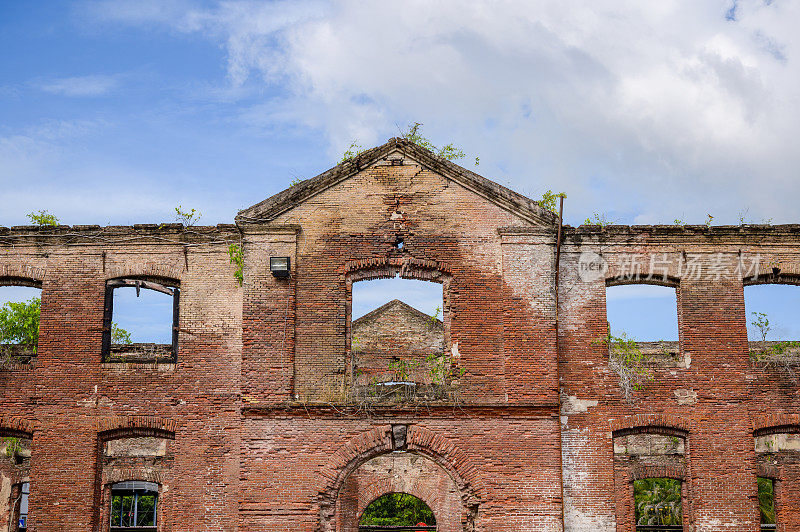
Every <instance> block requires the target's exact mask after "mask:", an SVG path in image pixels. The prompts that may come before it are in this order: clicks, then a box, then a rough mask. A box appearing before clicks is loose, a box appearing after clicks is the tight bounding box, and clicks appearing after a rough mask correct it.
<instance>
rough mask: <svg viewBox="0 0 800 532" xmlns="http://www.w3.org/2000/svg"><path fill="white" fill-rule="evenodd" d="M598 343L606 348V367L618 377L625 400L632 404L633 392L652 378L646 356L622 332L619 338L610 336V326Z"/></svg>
mask: <svg viewBox="0 0 800 532" xmlns="http://www.w3.org/2000/svg"><path fill="white" fill-rule="evenodd" d="M599 341H600V342H601V343H603V344H605V345H606V346H608V367H609V369H611V371H613V372H614V373H616V374H617V376H618V377H619V386H620V388H621V389H622V393H623V395H624V396H625V400H626V401H628V402H629V403H632V402H633V394H634V392H636V391H638V390H640V389H641V388H642V386H644V384H645V383H646V382H648V381H652V380H653V378H654V377H653V371H652V370H651V369H650V368H648V367H647V365H646V356H645V355H644V353H642V350H641V349H639V344H638V342H637V341H636V340H634V339H632V338H628V336H627V335H626V334H625V333H624V332H623V333H620V335H619V336H615V335H613V334H611V326H610V325H609V327H608V335H607V336H606V337H605V338H601V339H600V340H599Z"/></svg>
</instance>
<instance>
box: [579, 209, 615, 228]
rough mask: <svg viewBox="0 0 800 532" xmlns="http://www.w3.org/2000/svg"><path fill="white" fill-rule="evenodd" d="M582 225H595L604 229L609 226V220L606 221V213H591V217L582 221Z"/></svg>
mask: <svg viewBox="0 0 800 532" xmlns="http://www.w3.org/2000/svg"><path fill="white" fill-rule="evenodd" d="M583 225H597V226H599V227H606V226H608V225H611V220H609V219H608V217H607V216H606V213H604V212H603V213H598V212H595V213H592V216H590V217H589V218H586V220H584V222H583Z"/></svg>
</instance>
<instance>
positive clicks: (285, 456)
mask: <svg viewBox="0 0 800 532" xmlns="http://www.w3.org/2000/svg"><path fill="white" fill-rule="evenodd" d="M559 234H561V239H560V241H559V238H558V235H559ZM399 242H402V246H401V245H398V243H399ZM798 243H800V229H799V228H798V227H797V226H773V227H767V226H747V227H738V226H736V227H711V228H708V227H706V226H684V227H678V226H674V227H667V226H646V227H645V226H641V227H627V226H610V227H605V228H601V227H579V228H570V227H564V228H562V231H560V232H559V226H558V220H557V217H556V216H555V215H553V213H551V212H549V211H547V210H544V209H542V208H541V207H540V206H539V205H538V204H537V203H536V202H533V201H531V200H529V199H527V198H525V197H523V196H520V195H518V194H516V193H514V192H512V191H510V190H508V189H505V188H503V187H501V186H499V185H496V184H494V183H492V182H490V181H488V180H485V179H484V178H482V177H480V176H478V175H476V174H473V173H472V172H469V171H467V170H465V169H463V168H460V167H458V166H456V165H454V164H452V163H450V162H447V161H444V160H441V159H438V158H436V157H435V156H434V155H433V154H431V153H430V152H427V151H425V150H423V149H421V148H419V147H417V146H415V145H412V144H409V143H407V142H405V141H402V140H399V139H392V140H391V141H390V142H389V143H387V144H385V145H383V146H380V147H378V148H374V149H372V150H369V151H367V152H365V153H363V154H361V155H359V156H358V157H356V158H355V159H351V160H349V161H346V162H344V163H342V164H341V165H339V166H337V167H336V168H334V169H332V170H330V171H328V172H326V173H324V174H321V175H320V176H318V177H316V178H313V179H309V180H307V181H304V182H301V183H300V184H298V185H295V186H293V187H291V188H290V189H288V190H286V191H284V192H282V193H280V194H278V195H277V196H274V197H273V198H270V199H268V200H266V201H264V202H262V203H259V204H257V205H255V206H254V207H251V208H250V209H247V210H245V211H242V212H240V213H239V215H238V216H237V217H236V224H235V225H218V226H216V227H191V228H185V227H182V226H180V225H174V224H167V225H137V226H133V227H105V228H101V227H98V226H73V227H57V228H37V227H13V228H10V229H2V230H0V284H20V283H24V284H29V285H35V286H39V287H41V289H42V293H41V300H42V311H41V328H40V340H39V349H38V356H36V357H35V358H34V359H33V360H31V361H30V362H28V363H18V364H13V365H12V366H11V367H9V368H7V369H3V370H0V389H2V408H3V410H2V412H0V436H6V435H17V436H18V435H22V436H25V437H29V438H31V441H32V452H31V458H30V470H29V472H25V473H24V474H28V475H29V477H30V481H31V482H30V484H31V496H30V508H31V509H30V515H31V524H30V526H29V530H36V531H38V532H48V531H63V530H87V531H88V530H92V531H101V530H102V531H105V530H108V529H109V524H108V515H109V504H110V502H109V500H110V499H109V497H110V491H109V490H111V489H113V486H114V484H115V483H117V482H123V481H145V482H150V483H153V484H156V485H158V486H159V488H158V490H159V491H158V493H159V502H158V504H159V508H158V514H159V519H158V526H157V528H158V530H159V531H160V532H165V531H182V530H227V531H233V530H242V531H307V532H314V531H351V530H356V529H357V519H358V516H359V515H360V512H362V511H363V508H364V507H365V505H366V504H368V503H369V502H370V500H373V499H374V498H376V497H378V496H380V495H382V494H384V493H386V492H391V491H407V492H411V493H412V494H415V495H417V496H419V497H420V498H422V499H423V500H424V501H426V502H427V503H428V504H429V506H430V507H431V508H432V509H434V511H435V513H436V514H437V520H438V522H439V523H440V529H441V530H447V531H450V530H466V531H482V532H499V531H560V530H567V531H573V532H578V531H580V532H589V531H591V532H596V531H613V530H620V531H622V530H633V527H634V524H633V517H632V501H631V497H632V487H631V486H632V482H633V481H634V480H636V479H638V478H646V477H653V476H660V477H670V478H677V479H678V480H680V481H681V482H682V487H681V490H682V494H683V502H684V504H683V509H684V525H683V526H684V530H695V531H718V530H737V531H738V530H743V531H745V530H747V531H756V530H758V529H759V514H758V507H757V497H756V494H757V491H756V490H757V488H756V478H757V476H766V477H769V478H773V479H775V481H776V501H777V514H778V522H779V525H778V530H781V531H789V530H796V529H798V528H800V511H799V510H798V508H799V507H800V498H798V496H797V494H798V493H800V468H798V464H799V463H800V459H798V453H800V450H798V449H797V448H796V445H795V443H794V442H796V440H794V439H792V437H790V436H791V435H793V434H798V433H800V408H799V407H800V402H799V398H798V386H797V385H796V384H795V383H793V382H792V381H791V379H788V378H787V377H786V375H784V374H783V373H781V372H780V371H779V370H778V369H776V368H774V367H763V366H761V365H758V364H754V363H753V362H751V358H750V356H749V354H750V346H749V344H748V340H747V332H746V319H745V310H744V296H743V286H744V285H746V284H749V283H759V282H781V283H795V284H796V283H798V282H799V281H798V279H800V249H798ZM231 245H235V246H241V249H242V250H243V252H244V261H243V264H242V268H243V270H242V273H243V279H244V281H243V284H242V285H241V286H240V285H239V283H238V282H237V279H236V277H235V272H236V269H237V265H236V264H232V263H231V261H230V258H229V247H230V246H231ZM271 257H288V258H289V259H290V275H289V276H288V277H276V276H274V275H272V273H271V271H270V258H271ZM754 257H759V260H760V262H759V263H758V264H759V265H757V266H755V269H753V268H749V269H748V267H744V266H749V265H751V264H753V263H754V260H753V259H754ZM773 264H780V268H778V271H777V272H776V271H774V270H772V266H771V265H773ZM768 265H770V266H768ZM396 275H399V276H401V277H404V278H407V279H419V280H425V281H431V282H436V283H440V284H441V285H442V290H443V313H442V316H441V317H442V323H441V338H442V340H441V341H442V353H443V355H444V356H445V357H447V358H446V361H447V364H448V365H449V366H451V367H452V370H453V371H452V372H451V373H449V374H448V377H447V382H446V383H445V382H438V383H437V382H434V383H427V384H426V385H428V386H433V387H436V386H445V385H446V387H447V389H448V393H447V394H442V395H436V394H433V395H430V394H419V395H415V394H414V393H411V394H409V395H403V396H402V397H400V399H399V400H395V399H392V400H383V399H374V398H373V397H372V396H369V395H364V394H362V395H357V394H353V393H352V390H353V389H354V388H355V387H357V385H358V383H357V379H358V376H359V375H358V353H357V352H355V353H354V349H353V345H354V344H353V342H352V337H353V330H352V329H353V326H352V324H351V303H352V301H351V299H352V285H353V283H356V282H359V281H362V280H367V279H378V278H387V277H394V276H396ZM119 279H128V280H133V281H137V280H138V281H147V282H151V283H157V284H158V283H161V284H163V286H169V287H174V288H176V289H178V290H179V292H180V305H179V311H178V316H177V319H176V321H175V327H176V329H175V330H176V331H177V335H178V342H177V345H178V348H177V352H176V353H174V360H172V359H169V360H164V359H159V360H151V361H147V360H146V359H145V360H140V359H137V360H129V361H119V360H113V361H104V360H103V357H102V352H103V335H104V330H103V329H104V328H106V329H107V326H106V325H104V301H105V294H106V289H107V284H108V281H111V280H119ZM628 282H648V283H657V284H664V285H667V286H672V287H674V288H675V289H676V291H677V301H678V308H677V309H676V311H677V316H678V324H679V342H678V343H677V345H675V346H672V347H671V349H672V350H673V351H675V356H674V357H672V358H674V360H675V363H669V362H667V363H665V362H664V361H661V362H659V363H658V364H654V365H653V366H652V371H653V374H654V379H653V380H652V381H651V382H648V383H647V384H646V385H645V387H644V388H643V389H642V390H640V391H639V392H637V393H635V398H634V401H632V402H631V401H627V400H626V399H625V397H624V394H623V393H622V391H621V389H620V385H619V379H618V377H617V375H616V374H615V373H614V372H613V371H611V370H610V368H609V364H608V360H609V354H608V347H607V345H605V344H604V343H603V342H602V341H598V339H602V338H604V337H605V336H606V334H607V320H606V299H605V297H606V296H605V291H606V287H607V286H608V285H611V284H616V283H628ZM398 349H400V348H398ZM400 350H401V351H402V349H400ZM400 354H401V355H403V353H400ZM361 384H362V385H364V383H361ZM775 434H781V435H789V436H786V437H780V438H778V437H777V436H774V435H775ZM659 437H662V438H663V437H667V438H674V439H676V440H679V443H678V442H676V441H675V440H672V439H671V440H669V441H671V442H673V443H674V448H673V447H669V446H668V445H666V444H664V441H663V440H659V439H658V438H659ZM765 438H766V439H768V438H772V439H771V440H769V441H775V442H778V443H774V444H773V445H775V446H779V447H780V448H779V449H777V450H776V451H775V452H767V451H765V450H764V449H765V447H764V446H765V445H766V443H764V441H766V439H765ZM642 442H645V443H642ZM647 442H649V443H647ZM659 442H660V443H659ZM615 449H616V450H617V452H616V453H615ZM620 449H631V450H635V452H634V451H631V452H630V453H627V454H625V453H621V452H620Z"/></svg>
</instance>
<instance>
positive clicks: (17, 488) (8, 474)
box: [0, 431, 32, 531]
mask: <svg viewBox="0 0 800 532" xmlns="http://www.w3.org/2000/svg"><path fill="white" fill-rule="evenodd" d="M5 434H6V435H4V436H2V437H0V472H1V473H2V474H0V494H3V499H2V500H0V524H5V523H9V524H10V525H14V526H10V528H9V529H10V530H23V531H24V530H27V523H28V496H29V494H30V482H29V478H30V468H31V443H32V442H31V439H30V438H29V437H26V435H24V434H20V433H17V432H13V431H12V432H5ZM28 436H29V435H28Z"/></svg>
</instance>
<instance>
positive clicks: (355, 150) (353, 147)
mask: <svg viewBox="0 0 800 532" xmlns="http://www.w3.org/2000/svg"><path fill="white" fill-rule="evenodd" d="M362 153H364V148H363V147H361V145H360V144H359V143H358V141H356V140H354V141H353V142H351V143H350V147H349V148H347V149H346V150H345V151H344V153H343V154H342V160H341V161H339V164H341V163H343V162H345V161H349V160H350V159H355V158H356V157H358V156H359V155H361V154H362ZM298 183H299V181H298ZM295 184H296V183H294V182H292V186H294V185H295Z"/></svg>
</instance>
